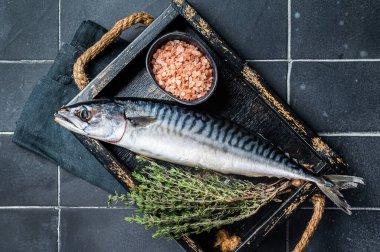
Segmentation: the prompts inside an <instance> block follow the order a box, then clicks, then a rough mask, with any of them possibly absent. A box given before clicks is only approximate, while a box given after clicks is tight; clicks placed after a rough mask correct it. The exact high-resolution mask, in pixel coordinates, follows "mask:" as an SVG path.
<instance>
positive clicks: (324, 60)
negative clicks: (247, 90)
mask: <svg viewBox="0 0 380 252" xmlns="http://www.w3.org/2000/svg"><path fill="white" fill-rule="evenodd" d="M289 40H290V37H289V36H288V43H289ZM289 50H290V48H288V54H289ZM246 61H247V62H288V61H292V62H331V63H333V62H338V63H339V62H341V63H345V62H380V59H288V58H287V59H247V60H246Z"/></svg>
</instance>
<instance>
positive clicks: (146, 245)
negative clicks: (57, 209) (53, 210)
mask: <svg viewBox="0 0 380 252" xmlns="http://www.w3.org/2000/svg"><path fill="white" fill-rule="evenodd" d="M131 214H132V211H131V210H126V209H87V210H82V209H63V210H62V211H61V251H62V252H66V251H83V252H85V251H89V252H90V251H91V252H96V251H99V252H102V251H135V252H138V251H141V252H143V251H144V252H145V251H173V252H174V251H183V249H182V248H181V247H180V245H179V244H178V243H176V242H175V241H167V240H164V239H153V238H152V237H151V235H152V231H146V230H145V229H144V227H143V226H141V225H138V224H129V223H127V222H125V221H124V217H125V216H130V215H131Z"/></svg>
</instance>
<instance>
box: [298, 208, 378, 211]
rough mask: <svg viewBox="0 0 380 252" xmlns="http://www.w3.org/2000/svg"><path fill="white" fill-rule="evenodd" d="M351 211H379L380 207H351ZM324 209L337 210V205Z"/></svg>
mask: <svg viewBox="0 0 380 252" xmlns="http://www.w3.org/2000/svg"><path fill="white" fill-rule="evenodd" d="M300 209H301V210H313V209H314V208H313V207H301V208H300ZM350 209H351V210H352V211H380V207H351V208H350ZM325 210H339V211H341V209H340V208H339V207H325Z"/></svg>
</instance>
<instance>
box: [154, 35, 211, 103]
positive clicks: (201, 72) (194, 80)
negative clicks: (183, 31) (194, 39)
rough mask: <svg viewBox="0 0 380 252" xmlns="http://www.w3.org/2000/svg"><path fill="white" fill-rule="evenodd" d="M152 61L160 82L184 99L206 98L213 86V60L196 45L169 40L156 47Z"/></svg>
mask: <svg viewBox="0 0 380 252" xmlns="http://www.w3.org/2000/svg"><path fill="white" fill-rule="evenodd" d="M151 64H152V69H153V74H154V77H155V79H156V81H157V82H158V84H159V85H160V86H161V87H162V88H163V89H165V90H166V91H167V92H169V93H171V94H173V95H174V96H176V97H178V98H180V99H182V100H189V101H191V100H196V99H199V98H202V97H203V96H205V95H206V94H207V91H208V90H210V89H211V85H212V82H213V70H212V67H211V62H210V60H209V59H208V58H207V57H205V56H204V55H203V53H202V52H200V51H199V49H198V48H197V47H196V46H194V45H191V44H188V43H186V42H184V41H180V40H173V41H169V42H167V43H166V44H164V45H163V46H161V47H160V48H159V49H157V50H156V52H155V53H154V54H153V59H152V61H151Z"/></svg>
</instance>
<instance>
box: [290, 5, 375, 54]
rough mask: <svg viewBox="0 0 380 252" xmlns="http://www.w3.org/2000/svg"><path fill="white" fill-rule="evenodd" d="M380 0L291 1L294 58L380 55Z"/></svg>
mask: <svg viewBox="0 0 380 252" xmlns="http://www.w3.org/2000/svg"><path fill="white" fill-rule="evenodd" d="M379 13H380V2H379V1H355V0H349V1H343V0H334V1H332V0H318V1H303V0H293V1H292V19H291V22H292V23H291V27H292V29H291V30H292V33H291V41H292V42H291V47H292V58H293V59H299V58H302V59H315V58H319V59H321V58H327V59H342V58H343V59H363V58H379V57H380V29H379V26H380V15H379Z"/></svg>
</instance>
